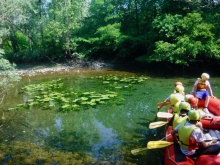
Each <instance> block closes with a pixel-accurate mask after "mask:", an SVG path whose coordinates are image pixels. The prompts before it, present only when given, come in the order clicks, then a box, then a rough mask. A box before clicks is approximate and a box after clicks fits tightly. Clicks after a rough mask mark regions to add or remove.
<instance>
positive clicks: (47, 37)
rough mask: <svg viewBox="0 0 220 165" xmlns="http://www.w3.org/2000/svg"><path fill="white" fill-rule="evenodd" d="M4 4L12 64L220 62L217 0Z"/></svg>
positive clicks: (17, 0) (0, 15) (14, 0)
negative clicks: (100, 61) (36, 62)
mask: <svg viewBox="0 0 220 165" xmlns="http://www.w3.org/2000/svg"><path fill="white" fill-rule="evenodd" d="M0 7H1V8H0V23H1V26H0V31H1V32H2V31H3V30H4V33H0V34H3V35H1V36H0V41H1V42H0V43H2V49H4V51H5V55H4V58H6V59H8V60H9V61H12V62H16V63H20V62H32V61H48V60H50V61H65V60H70V59H71V60H76V59H78V58H84V59H89V60H94V59H102V60H120V61H121V60H124V61H128V62H134V61H140V62H148V63H151V62H168V63H173V64H178V65H183V66H188V65H190V64H196V63H197V64H198V63H203V62H204V61H206V62H211V63H212V64H218V63H219V57H220V44H219V43H220V38H219V37H220V35H219V30H220V23H219V22H220V16H219V14H218V13H219V9H220V2H219V1H206V0H201V1H188V0H182V1H173V0H165V1H144V0H129V1H128V0H91V1H88V0H28V1H26V0H7V1H6V0H3V1H1V2H0Z"/></svg>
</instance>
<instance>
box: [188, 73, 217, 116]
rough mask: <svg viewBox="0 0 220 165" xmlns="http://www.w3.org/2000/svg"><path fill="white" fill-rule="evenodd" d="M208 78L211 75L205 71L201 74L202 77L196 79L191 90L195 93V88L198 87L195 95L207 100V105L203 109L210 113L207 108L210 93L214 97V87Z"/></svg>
mask: <svg viewBox="0 0 220 165" xmlns="http://www.w3.org/2000/svg"><path fill="white" fill-rule="evenodd" d="M208 79H209V75H208V74H207V73H203V74H202V75H201V79H200V78H198V80H196V82H195V83H194V85H193V87H192V91H191V94H194V90H195V89H196V92H195V97H197V98H198V99H204V100H205V106H204V109H203V111H204V112H205V113H210V112H209V111H208V109H207V107H208V104H209V95H210V96H211V97H213V98H214V96H213V93H212V88H211V85H210V83H209V81H208ZM207 90H208V91H209V92H208V91H207Z"/></svg>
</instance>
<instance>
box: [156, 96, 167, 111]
mask: <svg viewBox="0 0 220 165" xmlns="http://www.w3.org/2000/svg"><path fill="white" fill-rule="evenodd" d="M168 101H170V97H168V98H167V99H166V100H164V102H163V103H162V104H161V106H160V107H158V109H160V108H162V107H163V106H164V104H165V103H166V102H168Z"/></svg>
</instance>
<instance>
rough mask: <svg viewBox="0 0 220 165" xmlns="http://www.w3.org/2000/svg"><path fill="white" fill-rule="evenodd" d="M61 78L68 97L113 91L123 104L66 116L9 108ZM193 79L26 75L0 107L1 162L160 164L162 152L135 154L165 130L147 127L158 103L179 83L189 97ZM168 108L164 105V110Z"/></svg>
mask: <svg viewBox="0 0 220 165" xmlns="http://www.w3.org/2000/svg"><path fill="white" fill-rule="evenodd" d="M98 76H100V77H99V78H97V77H98ZM102 76H103V77H104V76H115V77H124V78H125V77H135V76H136V77H140V76H142V77H145V78H146V79H145V80H144V81H143V82H141V83H135V84H132V88H122V89H120V88H113V87H111V85H112V84H111V82H110V84H105V83H103V79H102ZM198 77H199V76H198ZM60 78H61V82H62V83H64V87H63V89H62V92H64V93H67V92H68V91H76V92H88V91H93V92H97V91H98V92H102V93H105V90H111V91H114V92H116V93H117V94H118V95H119V96H120V98H118V99H120V100H117V99H116V100H114V101H111V102H106V103H104V104H99V105H97V106H91V107H85V108H82V109H81V110H79V111H65V112H63V111H59V110H58V109H57V108H56V107H54V108H52V109H44V108H43V107H41V106H38V107H33V108H29V109H25V110H10V111H9V110H8V109H9V108H13V107H15V106H16V105H18V104H23V103H24V101H26V99H27V96H26V95H25V94H24V93H23V92H22V87H24V86H27V85H31V84H40V83H44V82H48V81H51V80H57V79H60ZM195 80H196V78H183V77H172V78H164V77H157V76H152V75H151V76H149V75H148V74H147V73H143V72H142V73H138V72H129V71H117V70H113V69H102V70H90V69H75V70H70V71H68V72H66V71H60V72H56V73H54V72H47V73H44V74H43V73H39V74H37V75H34V76H23V77H22V80H21V81H20V82H19V83H17V84H15V86H14V88H12V89H11V90H10V92H9V93H8V94H7V96H6V97H5V98H4V101H3V103H2V104H1V105H0V108H1V109H0V115H1V116H2V117H1V118H0V162H1V164H5V165H6V164H21V165H24V164H30V165H33V164H39V165H41V164H42V165H43V164H45V165H49V164H50V165H71V164H76V165H93V164H97V165H98V164H100V165H110V164H112V165H135V164H136V165H162V162H163V149H153V150H145V151H142V152H140V153H139V154H138V155H132V154H131V150H133V149H136V148H143V147H146V144H147V142H148V141H151V140H160V139H162V138H163V129H164V127H161V128H157V129H149V124H150V123H151V122H154V119H155V116H156V112H157V106H156V104H157V103H158V102H162V101H163V100H165V98H166V97H167V96H168V95H169V94H170V93H171V92H172V91H173V89H174V85H173V84H174V83H175V82H176V81H181V82H182V83H183V84H184V87H185V93H189V92H190V91H191V88H192V85H193V83H194V81H195ZM210 82H211V85H212V89H213V92H214V95H215V96H216V97H220V89H219V85H220V78H218V77H211V79H210ZM119 83H120V82H118V85H121V86H123V87H124V86H127V84H126V83H124V84H119ZM118 101H120V103H119V102H118ZM166 110H167V109H166V107H164V108H162V109H161V111H165V112H166Z"/></svg>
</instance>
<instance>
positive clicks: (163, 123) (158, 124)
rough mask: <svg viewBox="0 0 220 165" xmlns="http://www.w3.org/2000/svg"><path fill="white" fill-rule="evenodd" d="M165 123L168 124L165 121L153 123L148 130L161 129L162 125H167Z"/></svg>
mask: <svg viewBox="0 0 220 165" xmlns="http://www.w3.org/2000/svg"><path fill="white" fill-rule="evenodd" d="M167 123H168V122H166V121H157V122H153V123H150V125H149V128H150V129H153V128H157V127H161V126H163V125H165V124H167Z"/></svg>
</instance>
